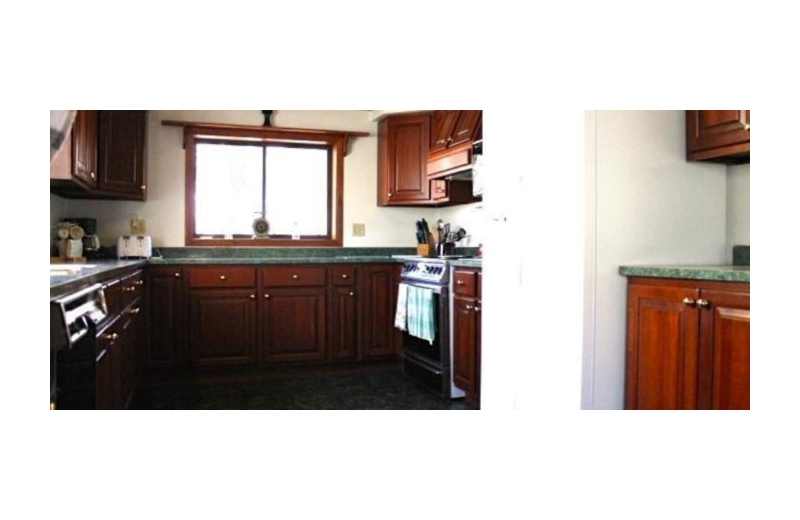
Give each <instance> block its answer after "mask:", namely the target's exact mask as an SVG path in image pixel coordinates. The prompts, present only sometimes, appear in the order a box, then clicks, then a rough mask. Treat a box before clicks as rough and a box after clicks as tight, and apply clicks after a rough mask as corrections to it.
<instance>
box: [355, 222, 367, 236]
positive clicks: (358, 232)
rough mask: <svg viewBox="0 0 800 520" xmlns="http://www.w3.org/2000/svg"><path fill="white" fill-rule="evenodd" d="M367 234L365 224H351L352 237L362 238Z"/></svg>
mask: <svg viewBox="0 0 800 520" xmlns="http://www.w3.org/2000/svg"><path fill="white" fill-rule="evenodd" d="M366 234H367V226H366V224H353V236H354V237H363V236H365V235H366Z"/></svg>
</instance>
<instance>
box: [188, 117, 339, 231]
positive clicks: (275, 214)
mask: <svg viewBox="0 0 800 520" xmlns="http://www.w3.org/2000/svg"><path fill="white" fill-rule="evenodd" d="M344 145H345V143H344V139H342V137H341V136H340V135H335V134H330V135H328V134H324V133H322V134H320V135H318V136H313V137H311V138H310V137H309V136H308V135H298V136H293V135H291V132H285V131H282V130H271V129H269V128H265V129H254V130H242V129H236V130H227V131H226V130H224V129H222V130H219V129H214V130H209V129H192V128H190V127H187V130H186V245H197V246H202V245H207V246H231V245H234V246H314V245H318V246H340V245H341V236H342V232H341V231H342V196H341V193H342V179H343V177H344V175H343V171H342V165H343V161H342V155H343V151H344ZM262 217H263V218H265V219H266V221H267V225H268V229H267V235H266V236H265V237H263V236H258V237H257V236H256V235H255V232H254V230H253V222H254V220H255V219H256V218H262Z"/></svg>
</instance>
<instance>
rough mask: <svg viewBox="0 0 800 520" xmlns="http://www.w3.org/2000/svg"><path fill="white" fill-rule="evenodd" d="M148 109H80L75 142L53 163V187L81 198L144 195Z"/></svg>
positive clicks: (140, 197) (74, 129)
mask: <svg viewBox="0 0 800 520" xmlns="http://www.w3.org/2000/svg"><path fill="white" fill-rule="evenodd" d="M146 125H147V122H146V112H145V111H143V110H79V111H78V113H77V115H76V117H75V124H74V125H73V127H72V132H71V134H70V137H69V142H70V143H71V146H70V147H69V148H68V149H65V150H63V151H62V152H61V153H60V154H59V155H58V156H56V158H55V160H54V161H53V163H52V164H51V166H50V191H51V192H52V193H56V194H58V195H62V196H64V197H70V198H78V199H120V200H145V193H146V192H145V190H146V189H147V186H146V168H145V161H146V158H147V156H146V153H145V141H146V134H145V131H146Z"/></svg>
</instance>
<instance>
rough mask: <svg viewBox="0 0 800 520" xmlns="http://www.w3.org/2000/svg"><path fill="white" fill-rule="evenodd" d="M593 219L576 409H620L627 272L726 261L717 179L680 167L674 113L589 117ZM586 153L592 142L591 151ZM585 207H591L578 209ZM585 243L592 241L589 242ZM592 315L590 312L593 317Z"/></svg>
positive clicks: (722, 197)
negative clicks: (623, 272)
mask: <svg viewBox="0 0 800 520" xmlns="http://www.w3.org/2000/svg"><path fill="white" fill-rule="evenodd" d="M594 121H595V127H594V129H592V128H589V129H588V131H587V138H588V139H590V141H593V143H594V145H593V148H594V157H595V162H594V167H593V168H592V167H591V165H590V167H589V168H588V169H587V170H588V172H587V174H588V175H589V176H593V177H594V178H593V179H590V180H589V181H587V186H592V185H593V188H594V190H595V191H594V195H593V197H590V200H591V199H593V201H594V204H595V208H594V214H591V213H590V214H588V215H587V233H590V234H594V239H595V240H594V243H595V247H594V250H592V249H591V248H587V251H586V256H587V262H589V263H590V268H589V269H587V272H590V273H591V272H592V269H591V267H592V266H593V277H591V276H590V277H589V278H588V279H587V280H586V283H587V291H586V293H587V297H588V298H590V299H591V300H592V301H593V304H590V305H588V306H587V312H586V316H585V326H586V331H587V333H586V336H585V349H589V350H588V351H585V362H584V368H585V370H584V374H583V386H584V387H583V396H582V401H583V407H584V408H599V409H620V408H622V407H623V405H624V383H625V378H624V372H625V310H626V279H625V278H624V277H622V276H620V275H619V274H617V273H618V268H619V266H620V265H626V264H670V263H678V264H720V263H724V261H725V259H726V256H727V255H726V238H725V236H726V209H725V207H726V171H725V166H723V165H717V164H707V163H697V162H687V161H686V157H685V145H684V142H685V132H686V129H685V119H684V112H683V111H598V112H596V114H595V118H594ZM590 145H591V142H590ZM587 205H588V206H590V207H591V204H587ZM589 242H590V243H591V240H589ZM592 310H593V312H592Z"/></svg>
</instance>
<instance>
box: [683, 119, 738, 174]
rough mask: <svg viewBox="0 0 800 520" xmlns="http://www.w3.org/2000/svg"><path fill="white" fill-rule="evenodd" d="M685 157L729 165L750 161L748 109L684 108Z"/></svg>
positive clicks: (691, 159)
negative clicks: (685, 109)
mask: <svg viewBox="0 0 800 520" xmlns="http://www.w3.org/2000/svg"><path fill="white" fill-rule="evenodd" d="M686 158H687V159H688V160H690V161H714V162H722V163H729V164H737V163H749V162H750V111H749V110H687V111H686Z"/></svg>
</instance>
